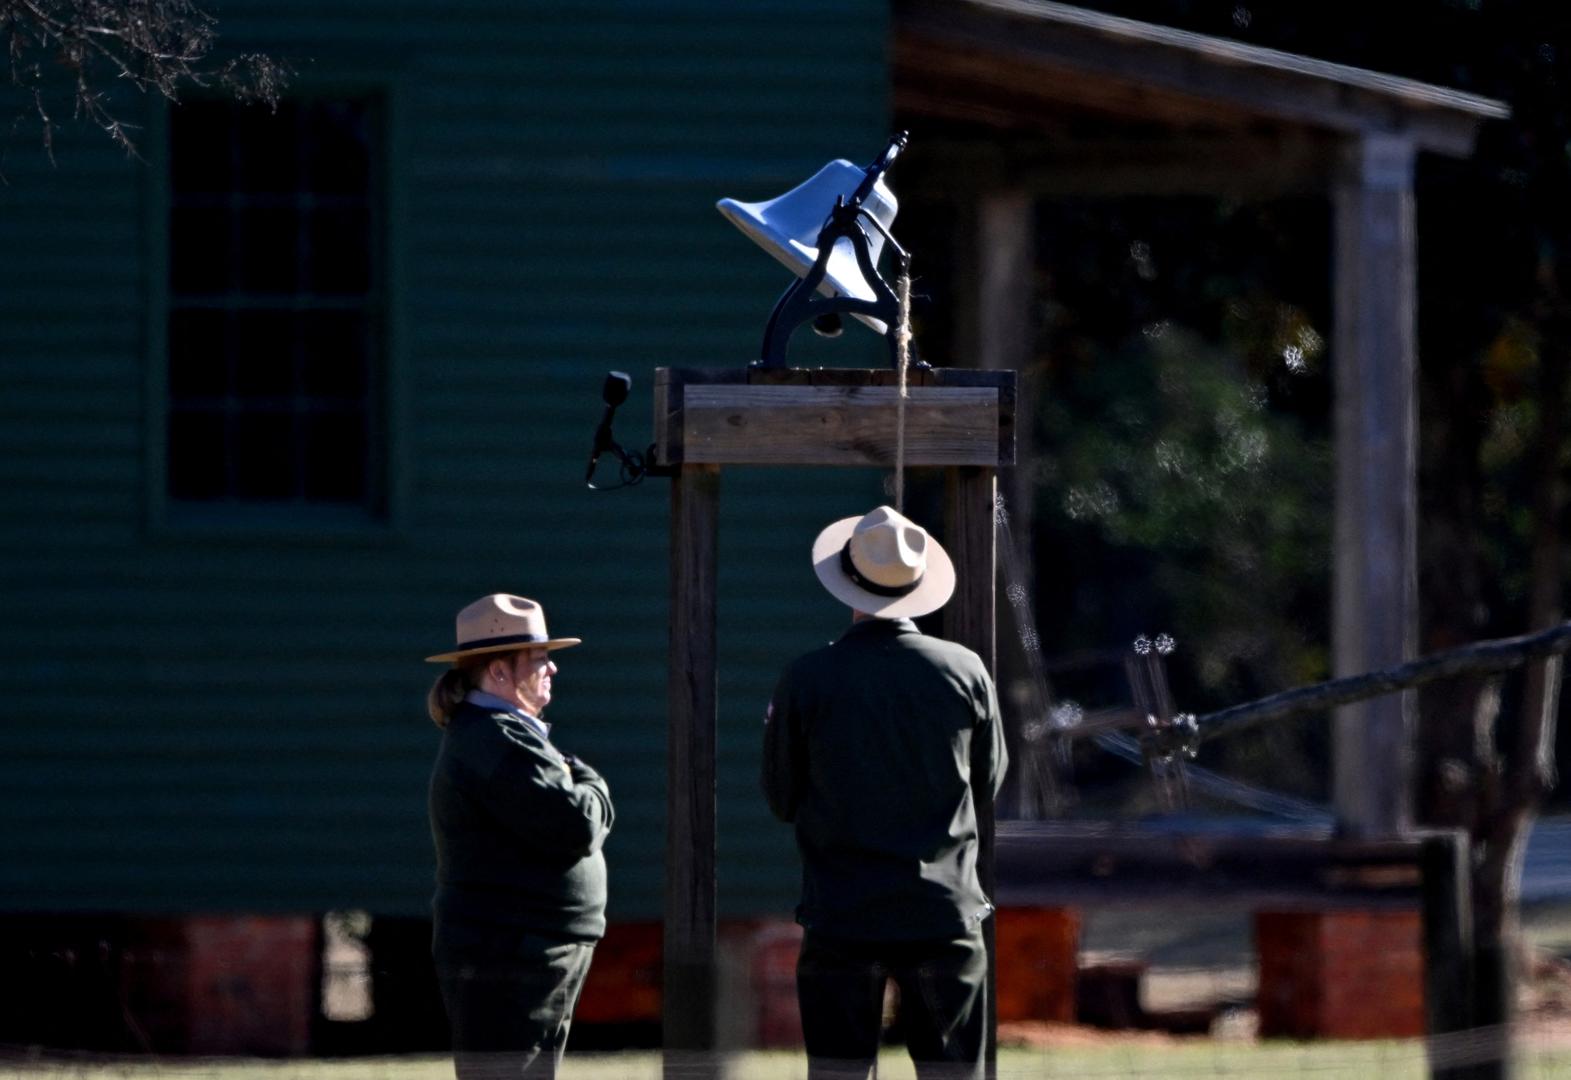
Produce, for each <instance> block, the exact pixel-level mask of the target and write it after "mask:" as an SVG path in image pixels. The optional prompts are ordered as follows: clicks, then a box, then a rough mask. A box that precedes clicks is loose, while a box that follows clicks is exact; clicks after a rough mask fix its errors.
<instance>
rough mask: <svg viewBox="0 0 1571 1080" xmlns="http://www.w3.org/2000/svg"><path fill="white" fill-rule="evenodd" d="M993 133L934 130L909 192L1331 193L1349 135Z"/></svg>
mask: <svg viewBox="0 0 1571 1080" xmlns="http://www.w3.org/2000/svg"><path fill="white" fill-rule="evenodd" d="M920 115H921V113H920V111H919V110H915V109H913V110H911V113H910V114H909V115H908V117H907V119H906V120H904V121H903V123H905V124H906V126H909V127H918V125H919V120H918V117H919V116H920ZM939 115H944V114H942V113H940V114H939ZM985 135H986V136H989V137H945V136H943V135H933V134H928V135H927V136H926V137H925V138H924V139H923V144H922V145H923V157H922V158H921V159H920V160H919V161H918V160H913V161H911V162H910V163H906V164H903V166H902V167H903V168H904V169H905V171H904V172H903V173H902V174H901V177H900V193H901V195H902V196H912V195H920V196H923V197H926V198H931V199H936V200H942V201H949V200H951V199H953V198H955V196H956V193H957V192H960V193H963V192H968V191H974V190H976V189H977V188H982V189H984V190H986V189H987V188H989V187H990V186H993V185H1003V184H1007V185H1008V188H1009V190H1010V191H1012V192H1019V193H1025V194H1029V195H1030V196H1031V197H1034V198H1039V199H1040V198H1093V199H1112V198H1121V197H1125V196H1132V195H1152V196H1167V195H1196V196H1206V197H1210V198H1214V197H1216V196H1219V195H1232V196H1237V197H1260V198H1264V197H1277V196H1283V195H1302V194H1321V193H1324V192H1327V191H1329V190H1330V188H1331V181H1332V179H1333V177H1334V175H1335V164H1336V160H1337V154H1338V151H1339V148H1340V140H1337V139H1332V138H1330V137H1325V136H1321V135H1317V134H1315V133H1313V132H1309V131H1305V130H1303V129H1283V130H1265V131H1262V130H1259V129H1258V128H1255V129H1251V130H1247V131H1246V130H1237V131H1222V130H1217V129H1216V128H1214V127H1212V128H1206V129H1202V130H1194V129H1174V130H1171V131H1168V132H1166V133H1162V134H1152V133H1146V134H1143V135H1135V134H1127V135H1122V136H1120V135H1111V134H1108V133H1107V132H1106V130H1105V125H1104V126H1103V128H1099V129H1098V130H1096V131H1093V132H1086V131H1082V130H1071V131H1068V132H1058V133H1054V134H1050V135H1025V136H1015V137H1004V136H999V134H998V133H997V132H993V131H989V132H986V133H985ZM983 197H984V198H987V196H983ZM955 355H957V356H969V355H971V354H970V353H967V352H956V353H955Z"/></svg>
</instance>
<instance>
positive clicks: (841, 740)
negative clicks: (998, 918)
mask: <svg viewBox="0 0 1571 1080" xmlns="http://www.w3.org/2000/svg"><path fill="white" fill-rule="evenodd" d="M813 570H814V572H815V573H816V574H817V575H818V580H819V581H820V582H821V583H822V584H823V586H824V588H826V589H827V590H828V591H829V593H830V595H832V596H834V597H835V598H836V599H837V600H839V601H841V602H842V603H844V604H846V605H847V606H848V607H850V608H851V611H852V624H851V627H850V628H849V629H848V630H847V631H846V632H845V633H844V634H843V635H841V637H840V639H839V640H838V641H835V642H833V643H831V644H830V645H827V646H825V647H824V648H821V649H818V650H815V651H813V652H810V653H808V654H807V655H805V656H802V657H800V658H798V659H797V660H796V661H794V662H793V663H792V664H791V665H790V666H788V667H787V668H786V670H785V672H784V674H783V675H782V676H781V678H780V683H779V686H778V687H777V688H776V690H775V693H774V696H773V698H772V699H771V701H770V704H769V711H768V713H767V714H766V716H765V721H764V766H763V786H764V794H765V796H766V798H767V799H768V800H769V806H770V809H771V810H773V811H774V813H775V816H776V817H778V818H780V819H781V820H782V821H786V822H792V823H794V824H795V826H796V839H797V846H798V848H799V849H800V851H801V854H802V901H801V904H800V906H798V908H797V921H798V922H800V923H801V924H802V926H803V927H804V931H805V932H804V934H803V938H802V952H801V955H800V957H799V959H798V961H797V995H798V999H799V1001H800V1004H801V1010H802V1033H803V1035H804V1037H805V1041H806V1044H807V1054H808V1060H809V1067H810V1072H811V1075H812V1076H815V1077H817V1076H840V1075H847V1076H866V1075H867V1072H868V1069H869V1068H870V1067H871V1066H872V1064H873V1063H874V1061H875V1060H876V1058H877V1054H878V1045H879V1034H880V1032H879V1028H880V1022H881V1019H882V1012H883V998H884V983H885V980H886V979H887V978H893V979H894V980H895V981H896V983H897V985H898V986H899V988H900V1001H901V1006H900V1009H901V1019H902V1023H903V1027H904V1033H905V1037H906V1044H907V1048H908V1049H909V1051H910V1053H911V1057H912V1060H913V1061H914V1062H915V1063H916V1066H917V1070H918V1074H919V1075H920V1076H922V1077H924V1078H926V1077H929V1076H939V1075H942V1076H963V1077H972V1076H977V1077H979V1076H981V1075H982V1072H981V1070H982V1061H981V1056H982V1043H983V1036H984V1031H985V1023H986V1011H987V1010H986V1000H985V994H986V986H987V978H986V975H987V954H986V950H985V948H984V946H983V940H982V933H981V924H982V921H983V920H984V919H986V918H987V917H988V916H989V915H990V914H992V911H993V905H992V902H991V901H990V900H989V899H988V897H987V896H985V895H984V894H983V892H982V888H981V885H980V883H979V882H978V880H977V873H976V860H977V847H978V841H977V824H976V812H975V809H974V800H975V799H978V798H981V799H989V800H990V799H992V798H993V797H994V796H995V795H996V794H997V792H998V787H999V784H1000V783H1001V782H1002V780H1003V775H1004V769H1005V766H1006V764H1007V759H1006V756H1005V752H1004V741H1003V730H1002V724H1001V721H1000V718H999V712H998V698H997V694H996V693H995V691H994V688H993V682H992V679H991V678H990V677H989V676H988V673H987V669H986V667H985V666H984V665H983V663H982V660H981V658H980V657H978V656H977V655H976V654H975V653H973V652H972V651H971V650H969V649H967V648H964V647H963V646H960V645H957V644H955V643H953V642H949V641H943V640H941V639H939V638H934V637H929V636H926V635H924V634H922V633H921V632H920V631H919V630H918V629H917V628H916V624H915V623H913V622H912V621H911V620H912V619H913V618H915V617H916V616H919V615H926V614H928V613H929V612H933V611H936V610H938V608H940V607H942V606H943V605H944V604H945V603H946V602H947V601H948V600H949V597H950V596H951V595H952V594H953V592H954V587H955V571H954V566H953V564H952V563H951V562H950V560H949V556H948V554H947V553H946V552H945V551H944V549H943V548H942V547H940V546H939V545H938V543H937V542H936V541H934V540H933V539H932V537H930V536H929V535H928V534H927V532H926V531H925V530H924V529H922V527H921V526H919V525H917V524H916V523H915V522H913V521H911V520H910V519H908V518H906V517H904V516H902V515H901V514H900V513H898V512H896V511H895V510H892V509H890V508H889V507H887V506H881V507H879V508H878V509H876V510H874V511H872V512H871V513H869V514H866V515H864V516H862V517H859V518H858V517H850V518H845V519H843V520H841V521H837V522H835V523H834V524H832V525H830V526H829V527H828V528H826V529H824V531H823V532H821V533H820V534H819V536H818V539H817V541H816V542H815V543H814V544H813ZM973 758H975V759H976V763H977V769H976V776H977V777H978V781H979V784H980V786H981V790H979V791H976V792H973V791H972V788H971V780H972V760H973Z"/></svg>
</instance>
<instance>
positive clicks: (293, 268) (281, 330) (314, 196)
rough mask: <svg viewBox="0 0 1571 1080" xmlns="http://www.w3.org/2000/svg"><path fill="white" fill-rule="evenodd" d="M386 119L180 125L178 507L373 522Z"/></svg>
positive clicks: (327, 107)
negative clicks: (284, 507) (357, 510)
mask: <svg viewBox="0 0 1571 1080" xmlns="http://www.w3.org/2000/svg"><path fill="white" fill-rule="evenodd" d="M378 118H379V110H378V109H377V107H376V103H375V102H374V101H371V100H367V99H337V98H335V99H325V98H322V99H315V98H313V99H299V100H295V101H286V102H282V103H280V104H279V106H278V108H277V109H269V108H267V107H265V106H259V105H239V104H234V103H228V102H213V101H194V102H190V103H187V104H183V105H179V106H177V107H175V108H173V109H172V110H171V121H170V164H169V175H170V188H171V206H170V217H169V233H170V236H169V243H170V260H169V293H170V312H169V322H168V328H169V342H168V344H169V357H168V364H169V367H168V372H169V380H168V387H169V401H168V418H169V420H168V475H167V488H168V492H169V495H170V497H171V498H173V499H175V500H186V501H193V502H229V503H235V502H247V503H297V504H298V503H320V504H340V505H357V506H360V507H362V508H363V509H364V510H366V511H367V512H368V513H377V512H379V511H380V509H381V507H380V502H379V491H380V490H381V486H382V485H381V478H380V477H379V476H378V475H377V463H378V462H381V461H382V460H384V455H383V453H382V449H381V447H380V445H379V442H378V440H379V438H380V435H379V432H380V424H379V416H378V413H377V401H376V393H375V391H376V389H377V386H378V379H379V376H380V372H381V356H380V352H379V350H380V344H381V334H380V332H379V330H378V326H379V320H380V312H381V311H382V310H383V306H384V305H383V303H382V297H381V295H380V292H379V290H380V288H381V280H380V274H379V272H378V265H379V261H380V256H379V250H378V248H379V236H380V230H381V206H380V202H379V199H378V197H377V196H378V193H377V191H376V190H375V182H376V179H377V176H378V171H377V169H378V165H379V154H380V153H381V143H380V128H379V123H378Z"/></svg>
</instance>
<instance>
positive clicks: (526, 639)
mask: <svg viewBox="0 0 1571 1080" xmlns="http://www.w3.org/2000/svg"><path fill="white" fill-rule="evenodd" d="M581 640H582V639H581V638H575V637H566V638H554V637H552V636H551V635H550V634H548V633H547V632H546V628H545V609H543V608H542V607H541V606H540V605H539V604H537V603H535V602H534V601H533V600H528V599H525V598H524V597H522V596H513V595H511V594H510V593H492V594H491V595H490V596H482V597H481V598H480V599H478V600H476V601H475V602H474V603H472V604H470V605H469V606H468V607H466V608H464V610H462V611H460V612H459V613H458V647H457V648H456V649H454V650H453V651H452V652H445V653H439V654H438V655H436V656H428V657H426V660H427V662H429V663H433V664H446V663H449V662H451V661H453V660H457V659H459V658H460V657H464V656H477V655H479V654H480V653H494V652H505V651H508V650H511V649H523V648H527V647H529V646H531V645H536V646H543V647H545V648H547V649H565V648H567V647H568V646H569V645H577V644H578V643H579V642H580V641H581Z"/></svg>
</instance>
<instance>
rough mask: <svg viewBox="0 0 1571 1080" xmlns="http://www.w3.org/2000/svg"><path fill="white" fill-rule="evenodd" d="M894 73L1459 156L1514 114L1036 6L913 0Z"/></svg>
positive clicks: (901, 17) (1483, 101)
mask: <svg viewBox="0 0 1571 1080" xmlns="http://www.w3.org/2000/svg"><path fill="white" fill-rule="evenodd" d="M894 66H895V69H896V72H897V80H898V81H897V85H898V82H903V81H911V80H913V79H914V80H915V81H917V82H920V81H922V80H924V79H926V78H927V77H929V76H933V77H941V78H953V77H961V78H964V79H966V80H968V81H970V82H971V83H973V84H976V85H978V86H982V87H987V88H990V89H991V90H993V91H995V92H996V91H999V90H1006V91H1007V90H1012V91H1018V92H1035V93H1043V92H1045V93H1046V94H1048V95H1049V96H1051V97H1052V98H1053V99H1054V100H1055V101H1057V102H1059V103H1061V104H1064V105H1070V106H1076V107H1081V108H1087V109H1092V110H1100V111H1103V112H1106V113H1108V114H1110V115H1123V116H1136V117H1143V118H1145V119H1156V120H1162V121H1167V122H1187V121H1189V120H1193V119H1195V118H1197V117H1203V116H1204V115H1205V114H1206V113H1208V112H1209V113H1226V114H1231V115H1232V116H1233V117H1235V118H1236V117H1243V116H1254V117H1257V118H1260V119H1266V120H1284V121H1288V122H1291V123H1295V124H1301V125H1305V126H1308V127H1316V128H1322V129H1326V130H1331V131H1337V132H1341V133H1343V134H1357V133H1373V132H1381V131H1404V132H1406V133H1408V135H1409V137H1411V138H1412V139H1414V140H1415V141H1416V143H1417V144H1418V145H1419V146H1421V147H1422V148H1423V149H1425V150H1434V151H1438V152H1440V153H1448V154H1455V155H1466V154H1468V153H1470V152H1471V150H1472V145H1473V140H1474V138H1475V136H1476V133H1477V129H1478V126H1479V124H1480V123H1481V122H1482V121H1483V120H1485V119H1497V118H1500V117H1504V116H1508V115H1509V114H1510V110H1509V108H1508V107H1507V106H1506V105H1505V104H1504V103H1503V102H1499V101H1494V100H1491V99H1488V98H1481V97H1478V96H1476V95H1472V94H1465V93H1461V92H1458V91H1455V90H1451V89H1449V88H1446V87H1440V86H1433V85H1429V84H1426V83H1419V82H1415V81H1413V80H1409V79H1401V78H1398V77H1396V76H1392V75H1388V74H1385V73H1383V72H1376V71H1369V70H1365V69H1360V68H1352V67H1348V66H1346V65H1341V64H1331V63H1327V62H1325V61H1320V60H1315V59H1313V58H1310V57H1306V56H1297V55H1294V54H1291V53H1284V52H1278V51H1275V50H1270V49H1261V48H1258V47H1255V46H1250V45H1245V44H1242V43H1240V42H1233V41H1227V40H1224V39H1221V38H1214V37H1206V36H1204V35H1199V34H1191V33H1186V32H1184V31H1180V30H1173V29H1172V28H1169V27H1162V26H1157V25H1155V24H1151V23H1139V22H1135V21H1134V20H1129V19H1118V18H1114V17H1111V16H1105V15H1099V14H1097V13H1094V12H1087V11H1085V10H1084V9H1078V8H1072V7H1068V6H1066V5H1062V4H1055V3H1042V2H1036V0H904V2H903V3H901V4H900V6H899V9H898V13H897V16H896V22H895V46H894Z"/></svg>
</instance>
